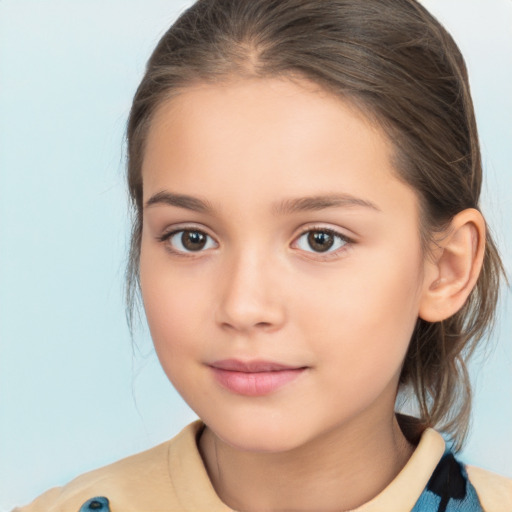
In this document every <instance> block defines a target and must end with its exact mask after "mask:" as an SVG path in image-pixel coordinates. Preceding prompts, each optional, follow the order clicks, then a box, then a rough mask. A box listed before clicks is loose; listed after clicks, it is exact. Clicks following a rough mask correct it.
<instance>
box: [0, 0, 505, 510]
mask: <svg viewBox="0 0 512 512" xmlns="http://www.w3.org/2000/svg"><path fill="white" fill-rule="evenodd" d="M190 3H191V2H184V1H180V0H175V1H170V0H167V1H163V0H145V1H141V0H137V1H135V0H87V1H82V2H80V1H72V0H45V1H41V0H3V1H1V2H0V343H1V345H0V348H1V356H0V511H4V510H9V509H10V508H11V507H12V506H14V505H15V504H20V503H24V502H27V501H29V500H31V499H32V498H34V497H35V496H36V495H38V494H39V493H41V492H42V491H44V490H45V489H47V488H48V487H51V486H55V485H60V484H63V483H65V482H66V481H68V480H70V479H71V478H73V477H74V476H76V475H77V474H79V473H82V472H84V471H86V470H89V469H92V468H95V467H98V466H100V465H103V464H106V463H109V462H112V461H114V460H116V459H118V458H120V457H123V456H125V455H128V454H130V453H133V452H136V451H140V450H142V449H144V448H147V447H149V446H152V445H154V444H157V443H159V442H161V441H163V440H165V439H167V438H169V437H171V436H172V435H174V434H175V433H177V432H178V431H179V430H180V429H181V428H182V427H183V426H184V425H185V424H186V423H188V422H189V421H191V420H192V419H193V418H194V414H193V413H192V412H191V411H190V410H189V409H188V408H187V406H186V405H184V404H183V402H182V400H181V399H180V398H179V397H178V396H177V394H176V392H175V391H174V390H173V389H172V387H171V386H170V384H169V383H168V382H167V380H166V378H165V376H164V375H163V373H162V371H161V370H160V368H159V365H158V361H157V359H156V356H155V355H154V353H153V352H152V349H151V344H150V341H149V339H148V336H147V334H145V333H144V332H141V333H139V335H138V336H137V340H138V344H139V346H140V351H138V350H135V352H134V353H133V354H132V348H131V342H130V337H129V334H128V331H127V328H126V325H125V319H124V304H123V298H122V283H123V273H124V264H125V259H126V246H127V235H128V217H127V213H126V212H127V209H126V200H125V185H124V175H123V173H124V153H123V133H124V128H125V121H126V119H127V115H128V110H129V106H130V101H131V97H132V95H133V93H134V91H135V88H136V86H137V84H138V81H139V80H140V78H141V76H142V71H143V66H144V63H145V60H146V59H147V57H148V56H149V53H150V51H151V50H152V48H153V47H154V45H155V44H156V42H157V40H158V39H159V37H160V35H161V34H162V33H163V31H164V30H165V29H166V28H167V27H168V26H169V25H170V24H171V22H172V21H173V20H174V19H175V17H176V16H177V14H178V13H179V12H181V11H182V10H183V9H184V8H185V7H186V6H188V5H190ZM424 3H425V5H426V6H427V7H429V8H430V9H431V10H432V11H433V12H434V13H435V14H436V15H438V16H439V18H440V19H441V21H443V22H444V23H445V24H446V26H447V28H448V29H449V30H450V31H452V33H453V35H454V37H455V38H456V40H457V41H458V43H459V44H460V46H461V49H462V51H463V53H464V54H465V56H466V59H467V62H468V65H469V70H470V78H471V82H472V89H473V95H474V100H475V104H476V110H477V116H478V122H479V128H480V133H481V140H482V149H483V154H484V162H485V169H486V173H487V174H486V180H487V181H486V186H485V196H484V201H483V204H484V211H485V212H486V213H487V215H488V219H489V220H490V222H491V225H492V226H493V228H494V231H495V232H496V233H497V238H498V241H499V243H500V246H501V248H502V252H503V255H504V259H505V262H506V265H507V268H508V269H509V271H510V269H511V268H512V257H511V254H512V253H511V248H512V229H511V220H510V219H512V193H511V189H512V157H511V146H512V122H511V121H512V95H511V94H510V84H511V83H512V2H511V1H510V0H489V1H485V2H484V1H483V0H464V1H463V2H462V1H461V0H425V1H424ZM462 6H463V8H462ZM507 301H508V302H507ZM511 338H512V322H511V315H510V293H508V298H507V299H506V301H505V302H504V304H503V306H502V308H501V320H500V322H499V325H498V329H497V331H496V336H495V337H494V342H493V344H494V345H495V348H494V350H492V351H490V352H489V354H488V356H487V360H486V361H485V365H484V357H483V356H480V357H479V358H477V360H476V361H475V363H474V364H473V365H472V376H473V378H474V379H475V382H476V400H475V408H474V424H473V430H472V436H471V438H470V440H469V443H468V445H467V448H466V450H465V452H464V454H463V455H464V457H465V458H466V460H467V461H469V462H471V463H474V464H478V465H480V466H483V467H485V468H488V469H491V470H494V471H497V472H500V473H503V474H506V475H508V476H512V463H511V461H512V435H511V432H512V376H511V375H512V348H511Z"/></svg>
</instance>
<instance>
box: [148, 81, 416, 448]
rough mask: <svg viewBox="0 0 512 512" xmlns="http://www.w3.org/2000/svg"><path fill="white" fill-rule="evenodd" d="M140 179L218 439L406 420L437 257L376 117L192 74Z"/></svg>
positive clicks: (158, 262)
mask: <svg viewBox="0 0 512 512" xmlns="http://www.w3.org/2000/svg"><path fill="white" fill-rule="evenodd" d="M303 85H304V86H307V85H308V83H307V82H304V83H303ZM143 188H144V203H145V204H146V203H147V202H148V201H150V202H151V203H152V204H151V205H147V204H146V206H145V209H144V224H143V236H142V247H141V260H140V277H141V286H142V294H143V299H144V304H145V309H146V314H147V318H148V322H149V326H150V329H151V333H152V337H153V340H154V343H155V347H156V351H157V353H158V356H159V358H160V361H161V363H162V366H163V368H164V370H165V372H166V373H167V375H168V377H169V379H170V380H171V381H172V383H173V384H174V386H175V387H176V388H177V390H178V391H179V392H180V393H181V395H182V396H183V397H184V399H185V400H186V401H187V402H188V403H189V405H190V406H191V407H192V408H193V409H194V410H195V411H196V413H197V414H198V415H199V416H200V417H201V418H202V419H203V420H204V421H205V422H206V423H207V425H208V426H209V427H210V428H211V429H212V430H213V431H214V432H215V433H216V434H217V435H218V436H219V437H220V438H221V439H223V440H224V441H226V442H228V443H229V444H231V445H233V446H237V447H240V448H244V449H249V450H264V451H267V450H268V451H279V450H286V449H291V448H293V447H297V446H300V445H303V444H305V443H306V442H308V441H309V440H313V439H314V438H316V437H317V436H319V435H321V434H322V433H326V432H328V431H331V432H332V431H333V429H337V428H345V427H347V426H352V427H354V426H361V425H369V424H371V425H373V426H375V425H378V424H379V423H380V422H382V421H385V420H389V419H390V418H391V417H392V414H393V406H394V400H395V394H396V390H397V386H398V378H399V374H400V369H401V365H402V361H403V358H404V356H405V353H406V350H407V346H408V343H409V340H410V337H411V334H412V331H413V328H414V325H415V322H416V319H417V317H418V309H419V305H420V301H421V298H422V294H423V292H424V288H425V285H424V281H423V271H424V265H425V263H424V258H423V255H422V252H421V248H420V237H419V219H418V202H417V198H416V196H415V193H414V192H413V190H412V189H411V188H410V187H409V186H407V185H405V184H404V183H403V182H401V181H399V180H398V179H397V178H396V177H395V176H394V174H393V170H392V166H391V163H390V146H389V144H388V142H387V141H386V139H385V137H384V136H383V135H382V133H381V132H380V131H379V130H378V129H377V128H375V127H374V126H372V125H371V124H370V123H369V122H367V121H366V120H365V119H364V118H363V117H362V116H361V115H360V114H358V113H356V112H355V111H354V110H353V109H351V108H349V107H348V106H347V104H345V103H344V102H342V101H341V100H339V99H337V98H334V97H332V96H328V95H326V94H324V93H321V92H318V91H313V89H312V88H311V87H310V88H309V89H308V88H306V87H300V86H299V85H297V84H293V83H292V82H289V81H279V80H260V81H240V82H234V83H231V84H229V85H219V86H213V85H204V86H199V87H195V88H190V89H188V90H187V91H186V92H184V93H183V94H182V95H180V96H178V97H176V98H174V99H172V100H170V101H168V103H165V104H163V105H162V106H161V107H160V108H159V110H158V111H157V113H156V115H155V117H154V120H153V122H152V125H151V128H150V131H149V135H148V140H147V146H146V153H145V158H144V162H143ZM176 195H178V196H182V195H185V196H191V197H193V198H194V199H187V198H183V197H182V198H179V197H178V198H176ZM320 197H321V198H322V199H319V198H320ZM299 198H302V199H300V200H299ZM306 198H309V199H306ZM311 198H316V199H311ZM180 230H188V231H187V232H185V233H183V232H179V231H180ZM172 232H178V233H175V234H172V235H171V233H172ZM173 251H174V252H173ZM226 360H235V361H238V362H241V363H251V362H254V361H257V362H262V361H263V362H269V363H276V364H278V365H284V366H285V367H286V370H282V371H276V372H272V373H269V372H268V371H267V372H262V373H259V374H258V373H254V371H256V370H269V369H271V370H272V369H273V370H275V369H278V368H279V367H277V366H272V365H270V366H269V365H267V366H265V365H259V366H258V364H256V365H254V366H252V367H251V365H249V366H248V367H245V368H242V367H240V368H238V369H245V371H244V372H233V371H230V369H231V370H232V369H233V368H235V369H236V363H233V362H232V361H231V363H232V364H234V365H235V366H230V365H229V363H226ZM222 362H224V363H222ZM226 368H228V369H226Z"/></svg>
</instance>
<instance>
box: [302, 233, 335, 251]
mask: <svg viewBox="0 0 512 512" xmlns="http://www.w3.org/2000/svg"><path fill="white" fill-rule="evenodd" d="M308 244H309V246H310V247H311V249H313V250H314V251H317V252H325V251H328V250H329V249H330V248H331V247H332V246H333V244H334V237H333V236H332V235H331V234H330V233H327V232H326V231H310V232H309V234H308Z"/></svg>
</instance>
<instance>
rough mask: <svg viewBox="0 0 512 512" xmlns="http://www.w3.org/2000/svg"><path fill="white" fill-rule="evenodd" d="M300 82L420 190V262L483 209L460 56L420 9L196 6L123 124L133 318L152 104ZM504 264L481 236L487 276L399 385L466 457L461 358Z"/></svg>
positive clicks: (426, 342)
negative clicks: (264, 83) (389, 154)
mask: <svg viewBox="0 0 512 512" xmlns="http://www.w3.org/2000/svg"><path fill="white" fill-rule="evenodd" d="M260 78H261V79H264V78H282V79H288V80H298V81H299V82H300V80H308V81H310V82H313V83H316V84H317V85H318V86H319V87H320V88H321V89H322V90H324V91H326V92H329V93H332V94H334V95H336V96H337V97H339V98H340V99H341V100H343V101H345V102H348V103H349V104H351V105H353V106H354V107H356V108H357V109H359V110H360V111H361V112H362V113H363V114H364V115H365V116H366V117H367V118H368V119H369V120H370V121H372V122H373V123H375V124H376V125H378V126H379V127H380V128H381V129H382V130H383V131H384V132H385V133H386V134H387V136H388V138H389V140H390V141H391V144H392V148H393V164H394V168H395V170H396V176H397V177H398V178H399V179H401V180H402V181H403V182H405V183H406V184H408V185H409V186H411V187H412V189H414V190H415V191H416V194H417V197H418V200H419V205H420V211H421V226H419V227H418V229H419V232H420V236H421V239H422V244H423V248H424V252H425V257H429V250H428V249H429V247H430V245H431V243H432V242H433V241H435V237H436V234H437V233H439V232H440V231H442V230H443V229H444V228H446V226H447V225H448V223H449V222H450V220H451V219H452V218H453V216H454V215H456V214H457V213H459V212H460V211H462V210H464V209H466V208H476V209H479V197H480V191H481V186H482V164H481V156H480V149H479V142H478V135H477V129H476V122H475V115H474V110H473V104H472V100H471V95H470V91H469V84H468V77H467V71H466V67H465V63H464V60H463V57H462V55H461V53H460V51H459V49H458V47H457V45H456V44H455V42H454V41H453V39H452V37H451V36H450V35H449V34H448V33H447V31H446V30H445V29H444V28H443V27H442V26H441V24H440V23H439V22H438V21H437V20H436V19H435V18H434V17H433V16H432V15H430V14H429V13H428V11H426V10H425V9H424V8H423V7H422V6H421V5H420V4H419V3H418V2H416V1H415V0H365V1H364V2H363V1H360V0H324V1H319V0H236V1H234V0H199V1H197V2H196V3H194V4H193V5H192V6H191V7H190V8H188V9H187V10H185V11H184V12H183V13H182V14H181V15H180V16H179V18H178V19H177V21H176V22H175V23H174V24H173V25H172V26H171V28H170V29H169V30H168V31H167V32H166V33H165V34H164V35H163V37H162V38H161V40H160V42H159V43H158V45H157V47H156V49H155V50H154V52H153V54H152V55H151V58H150V59H149V61H148V64H147V68H146V72H145V74H144V77H143V79H142V81H141V83H140V85H139V87H138V90H137V93H136V95H135V97H134V100H133V105H132V109H131V113H130V118H129V122H128V130H127V138H128V172H127V178H128V186H129V192H130V198H131V201H132V206H133V213H134V216H133V228H132V239H131V249H130V259H129V262H128V269H127V300H128V312H129V318H130V319H131V318H132V316H131V315H132V313H133V305H134V301H135V299H136V297H137V293H138V284H139V282H138V267H139V256H140V244H141V234H142V215H143V204H142V197H143V194H142V192H143V191H142V176H141V167H142V161H143V159H144V147H145V140H146V136H147V133H148V129H149V126H150V125H151V120H152V117H153V115H154V113H155V111H156V110H157V108H158V107H159V106H160V105H161V104H162V103H163V102H165V101H166V100H168V99H170V98H172V97H173V96H176V95H178V94H180V92H181V91H183V90H184V89H186V88H187V87H190V86H193V85H197V84H219V83H221V84H222V83H229V82H232V81H236V80H241V79H260ZM503 276H504V271H503V265H502V263H501V260H500V257H499V255H498V252H497V249H496V247H495V244H494V242H493V240H492V237H491V235H490V234H489V231H487V238H486V249H485V256H484V263H483V269H482V272H481V274H480V277H479V279H478V282H477V285H476V287H475V289H474V290H473V291H472V293H471V295H470V297H469V299H468V301H467V302H466V303H465V305H464V306H463V307H462V309H461V310H460V311H459V312H458V313H457V314H455V315H454V316H452V317H450V318H448V319H446V320H444V321H443V322H435V323H430V322H426V321H424V320H422V319H418V321H417V325H416V328H415V330H414V334H413V336H412V339H411V342H410V346H409V350H408V352H407V355H406V358H405V361H404V365H403V369H402V374H401V378H400V385H401V388H402V389H405V390H407V389H409V390H412V393H413V395H414V396H415V397H416V399H417V403H418V405H419V416H420V420H421V422H422V424H423V425H424V426H425V427H426V426H437V427H438V428H440V429H441V430H442V431H444V432H445V433H447V434H448V435H449V436H451V439H452V440H453V441H454V448H455V449H460V448H461V446H462V443H463V440H464V438H465V435H466V433H467V426H468V421H469V414H470V404H471V388H470V385H469V378H468V375H467V369H466V362H465V360H466V358H467V357H469V355H471V353H472V352H473V350H474V348H475V347H476V344H477V343H478V342H479V341H480V340H481V339H482V338H483V337H484V335H485V334H486V333H487V331H488V330H490V328H491V327H492V324H493V318H494V312H495V309H496V303H497V300H498V295H499V283H500V278H502V277H503Z"/></svg>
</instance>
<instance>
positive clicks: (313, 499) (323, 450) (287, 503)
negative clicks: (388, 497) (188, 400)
mask: <svg viewBox="0 0 512 512" xmlns="http://www.w3.org/2000/svg"><path fill="white" fill-rule="evenodd" d="M369 420H370V421H369ZM199 448H200V451H201V455H202V457H203V460H204V462H205V465H206V469H207V471H208V474H209V476H210V479H211V481H212V484H213V487H214V488H215V490H216V492H217V494H218V495H219V497H220V499H221V500H222V501H223V502H224V503H226V504H227V505H228V506H230V507H231V508H233V509H234V510H239V511H244V512H252V511H261V510H268V511H284V510H294V511H302V510H304V511H305V510H318V511H326V512H327V511H334V510H336V511H340V510H351V509H353V508H356V507H359V506H361V505H362V504H364V503H366V502H367V501H369V500H370V499H372V498H373V497H374V496H376V495H377V494H379V492H381V491H382V490H383V489H384V488H385V487H386V486H387V485H389V483H390V482H391V481H392V480H393V479H394V478H395V477H396V475H397V474H398V473H399V472H400V470H401V469H402V468H403V467H404V465H405V463H406V462H407V460H408V459H409V457H410V456H411V454H412V452H413V449H414V447H413V446H412V445H411V444H410V443H409V442H408V441H407V439H406V438H405V436H404V435H403V433H402V431H401V429H400V426H399V425H398V422H397V420H396V417H395V416H394V414H391V415H389V417H388V418H387V420H386V421H382V418H379V419H377V418H359V419H358V420H355V421H353V422H351V423H350V424H347V425H344V426H342V427H340V428H337V429H335V430H332V431H329V432H325V433H324V434H322V435H321V436H319V437H317V438H315V439H313V440H311V441H310V442H308V443H307V444H305V445H302V446H300V447H298V448H295V449H293V450H288V451H286V452H277V453H260V452H249V451H243V450H239V449H236V448H233V447H232V446H230V445H228V444H226V443H224V442H223V441H222V440H221V439H219V438H218V437H217V436H216V435H215V433H214V432H212V431H211V430H210V429H209V428H208V427H206V428H205V430H204V432H203V434H202V436H201V438H200V441H199Z"/></svg>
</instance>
